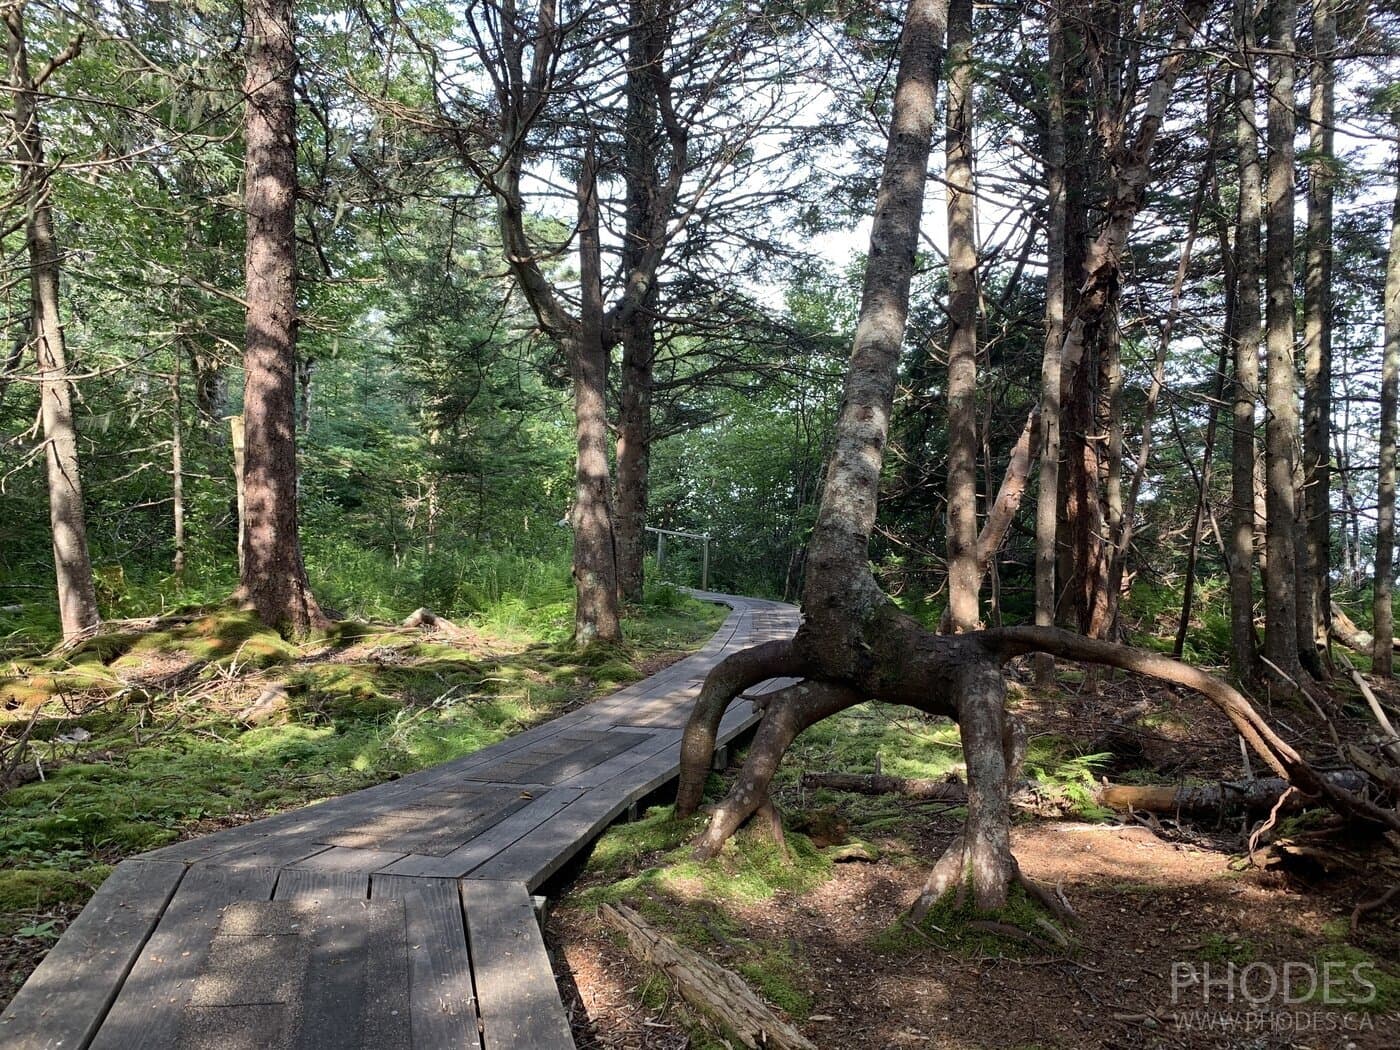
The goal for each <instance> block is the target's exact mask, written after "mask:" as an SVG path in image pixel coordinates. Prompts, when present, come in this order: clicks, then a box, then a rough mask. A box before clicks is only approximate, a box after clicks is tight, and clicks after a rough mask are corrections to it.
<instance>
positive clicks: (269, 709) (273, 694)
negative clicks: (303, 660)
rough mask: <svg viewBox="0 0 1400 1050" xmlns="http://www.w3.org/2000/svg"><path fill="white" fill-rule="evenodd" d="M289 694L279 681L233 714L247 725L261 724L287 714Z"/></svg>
mask: <svg viewBox="0 0 1400 1050" xmlns="http://www.w3.org/2000/svg"><path fill="white" fill-rule="evenodd" d="M288 700H289V695H288V693H287V687H286V686H285V685H283V684H282V683H281V682H277V683H275V684H273V685H270V686H268V687H267V688H266V689H264V690H263V691H262V692H261V693H260V694H258V698H257V699H256V700H254V701H253V702H252V704H250V705H249V706H248V707H245V708H244V709H243V710H242V711H240V712H238V714H237V715H236V716H235V717H236V718H237V719H238V721H240V722H242V723H243V724H244V725H247V726H261V725H266V724H267V723H268V722H271V721H272V720H273V719H274V718H281V717H284V716H285V715H286V714H287V707H288Z"/></svg>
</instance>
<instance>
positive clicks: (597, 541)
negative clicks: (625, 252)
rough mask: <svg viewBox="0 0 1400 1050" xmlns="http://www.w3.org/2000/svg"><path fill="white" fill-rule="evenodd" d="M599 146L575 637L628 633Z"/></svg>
mask: <svg viewBox="0 0 1400 1050" xmlns="http://www.w3.org/2000/svg"><path fill="white" fill-rule="evenodd" d="M596 163H597V162H596V159H595V154H594V149H593V146H592V145H591V144H590V145H589V146H588V148H587V150H586V152H585V154H584V160H583V165H582V168H581V171H580V173H579V179H578V209H579V225H578V240H579V285H580V289H581V294H580V302H579V325H578V331H577V333H576V335H575V336H574V337H573V338H572V339H571V340H570V341H569V358H570V371H571V373H572V376H573V387H574V437H575V439H576V442H577V445H578V460H577V466H576V471H575V475H574V482H575V485H574V509H573V527H574V589H575V592H576V595H577V598H576V602H575V607H574V642H575V643H576V644H578V645H581V646H587V645H592V644H594V643H595V642H601V643H603V644H611V643H615V642H619V641H621V640H622V624H621V620H620V616H619V612H618V601H617V550H616V547H615V546H614V540H613V511H612V475H611V468H610V467H609V465H608V410H607V393H608V350H607V346H606V344H605V343H604V342H603V278H602V269H601V259H600V254H599V253H600V246H599V231H598V184H597V167H596Z"/></svg>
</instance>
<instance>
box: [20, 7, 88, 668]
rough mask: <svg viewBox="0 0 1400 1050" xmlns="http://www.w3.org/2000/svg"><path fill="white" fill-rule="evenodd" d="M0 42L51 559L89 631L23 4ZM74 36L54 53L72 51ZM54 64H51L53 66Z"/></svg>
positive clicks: (65, 603)
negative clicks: (20, 211) (6, 73)
mask: <svg viewBox="0 0 1400 1050" xmlns="http://www.w3.org/2000/svg"><path fill="white" fill-rule="evenodd" d="M3 17H4V20H5V44H6V52H7V54H8V56H9V66H10V93H11V95H12V102H13V106H14V108H13V110H12V116H11V120H12V122H13V128H14V142H15V151H16V155H17V160H18V162H19V165H18V166H19V176H18V186H17V187H16V191H17V192H16V196H17V198H18V199H19V200H20V201H21V202H22V203H23V205H24V207H25V209H26V212H27V215H26V221H25V239H26V241H27V245H26V247H27V250H28V254H29V274H30V277H29V280H30V292H31V295H30V299H31V305H30V309H31V320H30V326H31V335H32V337H33V342H34V353H35V357H36V358H37V360H38V365H39V396H40V400H41V416H42V418H43V426H44V463H45V466H46V468H47V472H48V489H49V524H50V526H51V528H52V532H53V563H54V573H55V576H56V577H57V584H58V614H59V621H60V623H61V624H62V627H63V637H64V639H65V640H67V641H72V640H75V639H78V638H82V637H83V636H84V635H87V634H90V633H92V631H93V630H95V629H96V627H97V623H98V614H97V593H96V591H95V590H94V588H93V584H92V560H91V558H90V557H89V555H88V542H87V518H86V515H85V513H84V509H83V485H82V478H81V475H80V473H79V464H78V434H77V430H76V428H75V427H74V425H73V394H72V390H71V388H70V386H69V380H68V354H67V347H66V346H65V345H64V335H63V320H62V317H61V316H60V314H59V306H58V296H59V286H58V278H59V252H58V238H57V236H56V234H55V233H54V223H53V206H52V203H51V201H50V196H49V194H50V190H51V185H50V182H49V172H48V169H47V168H46V167H45V164H46V161H45V160H44V140H43V129H42V128H41V127H40V124H39V108H38V87H39V85H37V84H36V83H35V80H34V77H33V75H32V74H31V73H30V70H29V54H28V49H27V47H26V43H25V35H24V5H23V4H22V3H17V4H10V5H8V6H6V7H5V8H4V11H3ZM80 41H81V38H79V41H76V42H75V43H74V44H73V45H71V46H70V48H69V50H68V51H65V52H64V53H63V54H62V55H60V56H59V58H58V59H57V60H56V61H66V60H67V59H69V58H72V57H73V55H74V54H76V52H77V47H78V46H79V43H80ZM52 68H53V67H50V71H51V70H52Z"/></svg>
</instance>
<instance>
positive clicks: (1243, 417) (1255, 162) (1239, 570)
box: [1230, 0, 1264, 681]
mask: <svg viewBox="0 0 1400 1050" xmlns="http://www.w3.org/2000/svg"><path fill="white" fill-rule="evenodd" d="M1235 33H1236V37H1237V43H1238V47H1239V68H1238V69H1237V70H1236V71H1235V149H1236V152H1237V155H1238V156H1237V159H1238V162H1239V207H1238V212H1237V216H1236V225H1235V258H1234V271H1235V315H1234V338H1235V354H1234V358H1235V362H1234V384H1233V388H1234V395H1233V417H1234V431H1233V434H1232V435H1231V440H1230V492H1231V501H1230V665H1231V669H1232V670H1233V671H1234V672H1235V676H1236V677H1237V678H1239V679H1240V680H1241V681H1250V680H1252V679H1253V677H1254V671H1255V659H1256V653H1255V645H1254V554H1255V542H1254V530H1255V509H1254V467H1255V458H1256V455H1257V442H1256V441H1255V436H1254V429H1255V424H1254V414H1255V412H1256V411H1257V409H1258V406H1259V344H1260V342H1261V341H1262V338H1263V333H1262V330H1261V327H1260V303H1259V223H1260V220H1261V218H1262V213H1263V197H1264V191H1263V185H1262V175H1261V173H1260V170H1259V129H1258V123H1257V119H1256V116H1255V108H1254V5H1253V3H1252V0H1236V2H1235Z"/></svg>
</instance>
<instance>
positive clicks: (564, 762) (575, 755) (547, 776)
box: [526, 730, 652, 785]
mask: <svg viewBox="0 0 1400 1050" xmlns="http://www.w3.org/2000/svg"><path fill="white" fill-rule="evenodd" d="M651 740H652V736H651V734H650V733H636V732H632V733H629V732H626V731H624V730H614V731H613V732H611V733H609V734H606V735H605V736H604V737H603V739H601V740H592V741H589V742H585V741H580V742H579V744H580V746H578V747H576V748H575V749H573V750H571V751H570V752H569V753H567V754H565V755H562V756H560V757H558V758H553V759H550V760H548V761H545V762H541V763H539V764H538V765H536V766H534V767H532V768H531V769H530V771H529V775H528V776H527V777H526V782H527V783H532V784H551V785H552V784H561V783H563V782H564V781H565V780H568V779H569V778H570V777H574V776H577V775H578V774H580V773H583V772H585V771H587V770H589V769H592V768H594V767H595V766H597V765H600V764H602V763H604V762H606V761H607V760H608V759H610V758H613V757H614V756H616V755H620V754H623V753H624V752H628V751H631V750H632V749H633V748H635V747H639V746H641V745H644V744H647V743H649V742H650V741H651Z"/></svg>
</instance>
